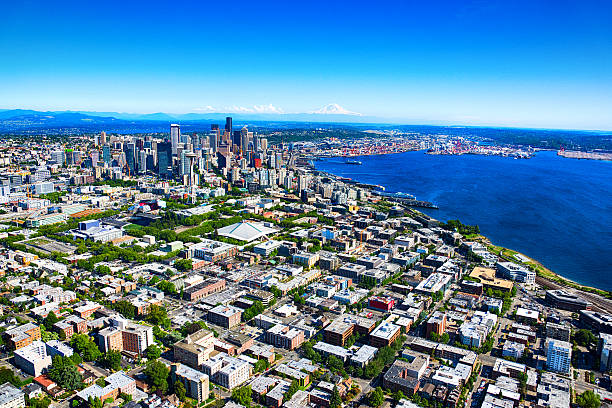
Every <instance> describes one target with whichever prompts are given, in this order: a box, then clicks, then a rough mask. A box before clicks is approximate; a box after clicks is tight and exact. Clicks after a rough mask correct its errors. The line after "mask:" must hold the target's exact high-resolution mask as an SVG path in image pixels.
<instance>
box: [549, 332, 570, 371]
mask: <svg viewBox="0 0 612 408" xmlns="http://www.w3.org/2000/svg"><path fill="white" fill-rule="evenodd" d="M571 362H572V345H571V344H570V343H569V342H567V341H561V340H556V339H548V352H547V353H546V368H547V369H549V370H550V371H556V372H558V373H565V374H569V372H570V367H571Z"/></svg>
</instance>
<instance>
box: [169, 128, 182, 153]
mask: <svg viewBox="0 0 612 408" xmlns="http://www.w3.org/2000/svg"><path fill="white" fill-rule="evenodd" d="M180 139H181V125H177V124H173V125H170V143H172V154H176V149H177V148H178V144H179V141H180Z"/></svg>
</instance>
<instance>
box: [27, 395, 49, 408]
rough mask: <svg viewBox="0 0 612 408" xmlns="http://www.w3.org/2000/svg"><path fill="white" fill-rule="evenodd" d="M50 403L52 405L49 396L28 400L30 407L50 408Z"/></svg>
mask: <svg viewBox="0 0 612 408" xmlns="http://www.w3.org/2000/svg"><path fill="white" fill-rule="evenodd" d="M49 405H51V399H49V397H47V396H44V397H43V398H32V399H29V400H28V406H29V407H30V408H49Z"/></svg>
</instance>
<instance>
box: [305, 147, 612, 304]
mask: <svg viewBox="0 0 612 408" xmlns="http://www.w3.org/2000/svg"><path fill="white" fill-rule="evenodd" d="M414 151H423V149H421V150H414ZM402 153H403V152H402ZM362 156H368V155H362ZM372 156H374V155H372ZM500 157H501V156H500ZM312 167H313V168H314V169H315V170H316V171H318V172H320V173H322V174H326V175H329V176H332V177H335V178H337V179H342V178H344V177H342V176H339V175H337V174H333V173H330V172H328V171H324V170H318V169H317V168H316V166H314V165H313V166H312ZM355 181H356V180H355ZM385 188H386V187H385ZM370 190H372V189H371V188H370ZM417 211H418V210H417ZM474 240H482V241H484V242H483V243H487V244H488V245H487V247H494V248H497V249H499V250H500V251H501V253H502V255H501V256H500V255H499V254H497V253H496V255H498V256H500V257H506V255H505V252H506V251H509V252H510V253H511V255H510V256H508V259H507V260H509V261H511V262H514V263H517V264H520V265H524V266H527V267H531V269H533V270H535V272H536V279H538V278H539V280H540V285H542V286H547V287H550V288H555V287H557V286H562V287H565V288H571V289H575V290H580V291H582V292H585V293H588V294H592V295H597V296H599V297H601V298H602V300H607V299H612V290H605V289H601V288H597V287H595V286H588V285H583V284H581V283H579V282H576V281H574V280H572V279H569V278H567V277H565V276H563V275H560V274H558V273H557V272H554V271H553V270H551V269H549V268H548V267H546V266H545V265H544V264H542V263H541V262H540V261H538V260H536V259H533V258H532V257H530V256H527V255H525V254H523V253H521V252H519V251H516V250H513V249H511V248H506V247H503V246H499V245H495V244H494V243H493V242H492V241H491V240H490V239H489V238H488V237H486V236H484V235H479V236H478V237H476V238H475V239H474ZM492 252H493V251H492ZM516 254H518V255H520V256H522V257H524V258H526V259H528V260H529V261H530V262H522V261H521V260H520V259H517V258H515V257H514V256H513V255H516ZM510 258H511V259H510ZM602 308H604V309H605V310H609V311H610V313H612V306H610V307H602Z"/></svg>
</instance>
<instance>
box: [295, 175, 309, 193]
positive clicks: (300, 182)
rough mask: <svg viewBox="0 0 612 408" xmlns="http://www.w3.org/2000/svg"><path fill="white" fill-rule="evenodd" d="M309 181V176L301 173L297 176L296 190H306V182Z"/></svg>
mask: <svg viewBox="0 0 612 408" xmlns="http://www.w3.org/2000/svg"><path fill="white" fill-rule="evenodd" d="M309 182H310V180H309V177H308V176H306V175H301V176H299V177H298V191H299V192H301V191H302V190H306V189H307V188H308V183H309Z"/></svg>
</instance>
